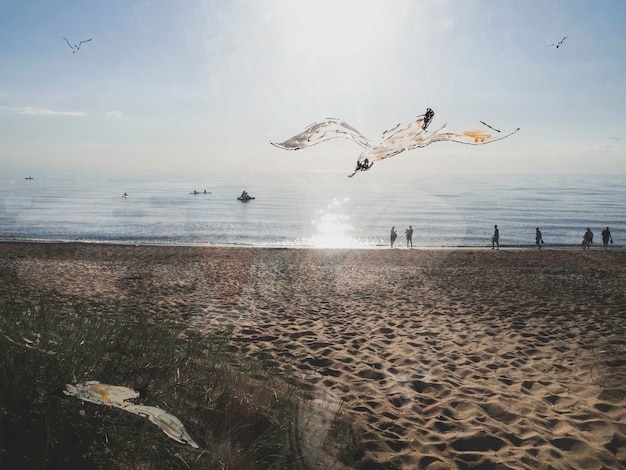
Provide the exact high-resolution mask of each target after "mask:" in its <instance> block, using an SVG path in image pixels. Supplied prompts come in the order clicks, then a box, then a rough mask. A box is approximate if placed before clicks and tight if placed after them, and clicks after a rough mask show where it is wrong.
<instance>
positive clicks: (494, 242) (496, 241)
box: [491, 225, 500, 250]
mask: <svg viewBox="0 0 626 470" xmlns="http://www.w3.org/2000/svg"><path fill="white" fill-rule="evenodd" d="M496 246H497V247H498V250H499V249H500V230H498V226H497V225H494V226H493V235H492V237H491V249H492V250H493V249H494V248H495V247H496Z"/></svg>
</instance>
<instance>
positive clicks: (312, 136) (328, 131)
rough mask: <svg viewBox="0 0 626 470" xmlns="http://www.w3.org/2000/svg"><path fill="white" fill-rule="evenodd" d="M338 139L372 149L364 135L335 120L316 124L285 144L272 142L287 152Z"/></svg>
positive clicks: (329, 119)
mask: <svg viewBox="0 0 626 470" xmlns="http://www.w3.org/2000/svg"><path fill="white" fill-rule="evenodd" d="M337 138H343V139H348V140H351V141H353V142H355V143H356V144H358V145H360V146H361V147H363V148H365V149H368V148H370V143H369V140H368V139H367V138H366V137H365V136H364V135H363V134H361V133H360V132H359V131H357V130H356V129H355V128H353V127H352V126H350V125H349V124H347V123H345V122H342V121H340V120H339V119H335V118H328V119H325V120H324V121H321V122H315V123H313V124H311V125H310V126H308V127H307V128H306V129H304V131H302V132H301V133H299V134H296V135H294V136H293V137H291V138H289V139H287V140H285V141H284V142H271V144H272V145H275V146H276V147H279V148H282V149H285V150H299V149H303V148H305V147H310V146H311V145H316V144H319V143H320V142H325V141H327V140H330V139H337Z"/></svg>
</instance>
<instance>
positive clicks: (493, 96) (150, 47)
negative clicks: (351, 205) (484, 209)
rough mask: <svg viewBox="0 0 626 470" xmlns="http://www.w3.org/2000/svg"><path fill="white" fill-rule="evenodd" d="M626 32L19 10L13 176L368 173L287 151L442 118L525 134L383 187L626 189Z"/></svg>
mask: <svg viewBox="0 0 626 470" xmlns="http://www.w3.org/2000/svg"><path fill="white" fill-rule="evenodd" d="M624 24H626V2H623V1H621V0H615V1H606V0H598V1H573V0H572V1H570V0H563V1H545V2H538V1H523V0H511V1H508V0H502V1H496V0H493V1H478V0H464V1H462V2H461V1H454V2H453V1H438V0H431V1H428V2H426V1H403V0H394V1H382V0H376V1H374V0H371V1H370V0H353V1H346V0H318V1H315V2H304V1H298V0H258V1H252V0H250V1H209V0H179V1H174V0H172V1H153V0H140V1H129V0H123V1H122V0H111V1H106V2H95V1H93V2H88V1H61V0H58V1H51V0H29V1H23V0H4V1H3V2H2V3H0V48H1V49H0V169H1V168H28V169H48V168H50V169H58V170H64V169H78V170H80V169H85V170H94V169H95V170H100V169H102V170H117V171H121V172H135V171H145V170H147V169H149V170H159V171H178V170H183V171H199V172H207V171H213V170H238V169H246V170H253V171H300V170H302V171H316V170H326V169H328V170H337V171H346V173H348V172H350V171H351V170H352V169H353V167H354V162H355V161H356V159H357V157H358V155H359V153H360V148H359V147H358V146H356V145H355V144H354V143H352V142H349V141H345V140H333V141H330V142H325V143H323V144H321V145H318V146H315V147H311V148H307V149H303V150H300V151H297V152H287V151H284V150H281V149H278V148H276V147H273V146H271V145H270V144H269V142H270V140H274V141H282V140H285V139H287V138H288V137H291V136H292V135H294V134H296V133H298V132H300V131H301V130H303V129H304V127H305V126H307V125H309V124H311V123H312V122H314V121H317V120H320V119H323V118H326V117H337V118H341V119H343V120H345V121H346V122H348V123H349V124H351V125H352V126H353V127H355V128H356V129H358V130H359V131H360V132H361V133H363V134H364V135H366V136H368V137H369V138H370V139H372V140H373V141H377V140H378V139H379V137H380V135H381V133H382V132H383V131H384V130H386V129H389V128H390V127H392V126H394V125H396V124H398V123H403V124H404V123H408V122H410V121H412V120H413V119H414V118H415V117H416V116H417V115H420V114H422V113H423V112H424V111H425V109H426V108H427V107H431V108H432V109H433V110H434V111H435V119H434V121H433V126H437V127H438V126H440V125H441V124H443V123H446V122H447V123H448V128H449V129H450V130H452V131H462V130H466V129H471V128H473V127H475V126H476V124H477V123H478V121H479V120H483V121H485V122H487V123H490V124H492V125H493V126H494V127H497V128H501V129H505V130H512V129H514V128H517V127H520V128H521V131H520V132H519V133H517V134H515V135H514V136H512V137H511V138H509V139H507V140H504V141H501V142H496V143H493V144H490V145H487V146H479V147H471V146H465V145H458V144H454V143H450V142H443V143H436V144H433V145H431V146H429V147H426V148H423V149H418V150H414V151H411V152H408V153H407V152H405V153H403V154H401V155H398V156H396V157H394V158H391V159H389V160H385V161H383V162H379V163H378V164H377V166H376V168H375V169H373V170H372V172H374V171H384V172H392V173H398V174H406V173H407V172H427V173H438V172H452V173H494V172H497V173H500V172H504V173H543V172H545V173H626V158H625V157H626V140H625V135H624V133H625V129H626V118H625V117H624V110H626V93H625V92H624V86H625V85H626V54H625V53H624V51H626V32H625V31H626V28H624ZM64 36H65V37H67V38H68V39H69V40H70V42H71V43H72V44H76V43H78V42H79V41H80V40H84V39H88V38H92V39H93V40H92V41H91V42H89V43H85V44H83V46H82V47H81V49H80V50H78V51H77V52H76V53H72V49H70V47H68V45H67V44H66V43H65V41H64V39H63V37H64ZM563 36H568V39H567V40H566V41H565V42H564V43H563V45H562V46H561V47H560V48H559V49H556V48H555V47H545V45H546V44H550V43H553V42H557V41H559V40H560V39H561V38H562V37H563Z"/></svg>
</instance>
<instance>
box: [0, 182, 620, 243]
mask: <svg viewBox="0 0 626 470" xmlns="http://www.w3.org/2000/svg"><path fill="white" fill-rule="evenodd" d="M27 178H32V179H27ZM244 190H245V191H247V192H248V193H249V194H250V195H251V196H252V197H254V199H253V200H250V201H248V202H241V201H239V200H238V199H237V197H238V196H239V195H240V194H241V193H242V191H244ZM205 191H206V193H205ZM124 193H126V194H127V196H126V197H124V196H123V194H124ZM494 225H498V228H499V231H500V242H501V245H502V246H504V247H506V246H511V247H524V246H532V245H533V244H534V243H535V228H536V227H539V228H540V229H541V231H542V234H543V239H544V242H545V244H544V247H545V248H548V247H554V248H563V247H576V246H578V247H579V246H580V243H581V241H582V237H583V234H584V232H585V230H586V229H587V227H589V228H591V230H592V231H593V232H594V234H595V237H594V247H600V246H601V244H602V242H601V235H600V233H601V231H602V230H603V229H604V228H605V227H607V226H609V227H610V229H611V233H612V235H613V240H614V242H615V243H614V245H613V246H614V247H615V248H621V249H623V248H624V246H626V175H624V174H607V175H571V174H567V175H544V174H541V175H535V174H533V175H520V174H485V175H480V174H463V175H454V174H429V175H401V176H398V175H397V174H386V173H382V172H380V173H376V172H375V171H369V172H365V173H361V174H358V175H356V176H355V177H354V178H346V175H345V173H323V172H320V173H281V172H276V173H269V172H268V173H263V172H210V173H209V172H207V173H204V174H203V173H191V172H190V173H183V172H177V173H150V172H145V173H135V174H119V173H114V172H102V171H98V172H80V171H50V170H46V171H43V170H42V171H33V170H30V171H29V173H25V172H24V171H20V170H3V171H2V173H1V174H0V241H13V240H21V241H38V242H85V243H118V244H119V243H121V244H155V245H160V244H167V245H198V246H212V245H219V246H224V245H233V246H235V245H236V246H259V247H261V246H262V247H321V248H383V247H389V238H390V237H389V235H390V230H391V228H392V227H395V228H396V231H397V232H398V239H397V241H396V246H397V247H399V248H403V247H404V248H405V247H406V240H405V237H404V234H405V230H406V229H407V228H408V227H409V226H412V227H413V230H414V233H413V246H414V247H415V248H449V247H469V248H473V247H490V246H491V235H492V233H493V230H494Z"/></svg>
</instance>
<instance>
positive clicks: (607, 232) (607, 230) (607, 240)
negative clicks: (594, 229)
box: [602, 227, 613, 251]
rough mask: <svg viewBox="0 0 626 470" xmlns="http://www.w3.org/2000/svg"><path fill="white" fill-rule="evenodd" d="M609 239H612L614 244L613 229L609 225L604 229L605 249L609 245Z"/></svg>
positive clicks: (603, 243) (603, 242)
mask: <svg viewBox="0 0 626 470" xmlns="http://www.w3.org/2000/svg"><path fill="white" fill-rule="evenodd" d="M609 240H611V244H613V237H612V236H611V231H610V230H609V228H608V227H607V228H605V229H604V230H602V246H603V247H604V250H605V251H606V249H607V248H608V247H609Z"/></svg>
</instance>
